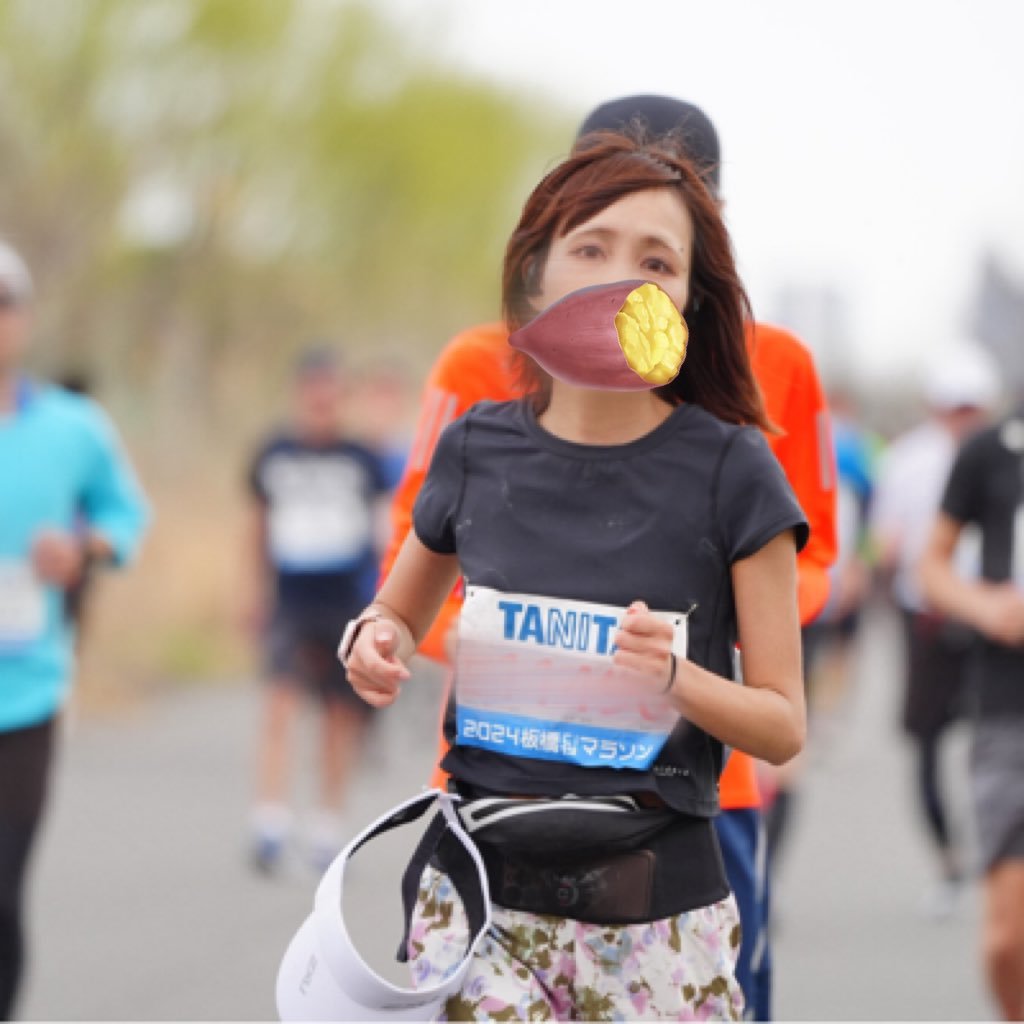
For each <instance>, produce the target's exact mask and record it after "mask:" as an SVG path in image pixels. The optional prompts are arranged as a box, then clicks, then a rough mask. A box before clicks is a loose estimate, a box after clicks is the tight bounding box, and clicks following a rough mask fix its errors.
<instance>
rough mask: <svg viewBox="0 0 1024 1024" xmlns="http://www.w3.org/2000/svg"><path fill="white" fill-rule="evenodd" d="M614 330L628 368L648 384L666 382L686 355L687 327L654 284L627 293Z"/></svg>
mask: <svg viewBox="0 0 1024 1024" xmlns="http://www.w3.org/2000/svg"><path fill="white" fill-rule="evenodd" d="M615 330H616V332H617V334H618V337H619V345H620V346H621V347H622V354H623V355H624V356H625V358H626V362H627V363H628V364H629V367H630V369H631V370H633V371H634V373H637V374H638V375H639V376H640V377H642V378H643V379H644V380H645V381H647V382H648V383H649V384H654V385H655V386H659V385H661V384H667V383H668V382H669V381H670V380H672V379H673V378H674V377H675V376H676V374H678V373H679V367H680V366H682V363H683V359H684V358H685V357H686V342H687V337H688V334H687V330H686V324H685V323H683V319H682V317H681V316H680V315H679V310H678V309H676V307H675V304H674V303H673V302H672V300H671V299H670V298H669V297H668V296H667V295H666V294H665V293H664V292H663V291H662V290H661V289H660V288H659V287H658V286H657V285H654V284H650V283H648V284H642V285H640V287H639V288H634V289H633V291H631V292H630V293H629V295H627V296H626V301H625V302H624V303H623V304H622V309H621V310H620V311H619V312H618V313H617V314H616V315H615Z"/></svg>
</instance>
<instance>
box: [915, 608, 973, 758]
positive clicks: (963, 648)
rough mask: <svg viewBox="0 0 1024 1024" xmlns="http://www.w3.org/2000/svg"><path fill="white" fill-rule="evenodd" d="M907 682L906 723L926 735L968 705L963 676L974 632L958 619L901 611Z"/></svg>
mask: <svg viewBox="0 0 1024 1024" xmlns="http://www.w3.org/2000/svg"><path fill="white" fill-rule="evenodd" d="M903 629H904V636H905V640H906V665H907V683H906V693H905V699H904V703H903V727H904V729H906V731H907V732H908V733H910V735H911V736H917V737H919V738H921V739H928V738H929V737H931V736H935V735H937V734H938V733H940V732H941V731H942V730H943V729H945V728H946V726H948V725H949V724H950V723H951V722H953V721H955V720H956V719H957V718H959V717H960V716H961V715H962V714H963V711H964V698H965V682H964V680H965V677H966V673H967V669H968V664H969V661H970V658H971V653H972V651H973V648H974V635H973V634H972V633H971V632H970V630H969V629H967V627H966V626H962V625H960V624H959V623H954V622H950V621H948V620H946V619H942V618H939V617H938V616H935V615H925V614H921V613H919V612H911V611H904V612H903Z"/></svg>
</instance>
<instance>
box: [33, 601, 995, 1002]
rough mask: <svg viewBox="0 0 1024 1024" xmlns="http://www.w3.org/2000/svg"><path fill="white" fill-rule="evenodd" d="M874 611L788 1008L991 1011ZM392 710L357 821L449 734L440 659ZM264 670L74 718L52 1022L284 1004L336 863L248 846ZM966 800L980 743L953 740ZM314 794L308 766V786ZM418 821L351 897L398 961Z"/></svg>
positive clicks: (801, 881)
mask: <svg viewBox="0 0 1024 1024" xmlns="http://www.w3.org/2000/svg"><path fill="white" fill-rule="evenodd" d="M893 628H894V627H893V624H892V622H891V621H889V620H888V619H887V618H885V617H881V616H877V615H876V616H873V617H872V619H871V621H870V622H869V626H868V629H867V630H866V632H865V634H864V636H863V640H862V657H861V659H860V662H859V672H858V677H857V679H856V683H855V685H854V686H853V687H852V688H851V691H850V693H849V694H848V696H847V699H846V700H845V702H844V703H843V704H842V706H841V708H840V710H839V711H838V712H837V713H836V714H835V715H833V716H832V717H831V718H830V719H829V720H828V721H825V722H822V723H820V727H816V728H815V731H814V735H813V736H812V743H811V746H810V750H809V757H808V765H807V771H806V774H805V776H804V779H803V782H802V784H801V788H800V800H799V802H798V804H797V806H796V811H795V818H794V822H793V829H792V834H791V836H790V840H791V841H790V843H789V846H788V848H787V849H786V851H785V858H784V860H783V862H782V864H781V866H780V874H779V877H778V879H777V885H776V888H775V906H776V910H777V935H776V942H775V961H776V996H777V998H776V1010H777V1016H778V1017H779V1019H783V1020H785V1019H789V1020H826V1019H828V1020H982V1019H987V1018H990V1017H991V1013H992V1009H991V1006H990V1004H989V1002H988V1000H987V998H986V996H985V993H984V988H983V984H982V979H981V975H980V971H979V967H978V958H977V953H976V950H977V945H978V940H977V913H978V911H977V891H976V889H975V888H974V887H971V888H969V890H968V891H967V892H966V894H965V898H964V900H963V902H962V905H961V906H960V907H959V908H958V910H957V912H956V913H955V914H954V915H953V916H952V917H951V918H950V919H948V920H945V921H941V922H933V921H929V920H927V919H926V918H925V917H924V916H923V915H922V913H921V900H922V897H923V895H924V893H925V891H926V888H927V885H928V882H929V881H930V879H931V866H930V860H929V857H928V849H927V846H926V845H925V843H924V840H923V837H922V833H921V831H920V827H919V824H918V821H917V818H916V817H915V812H914V810H913V804H912V802H911V788H910V785H911V764H910V760H909V751H908V750H907V748H906V745H905V744H904V743H903V741H902V737H901V736H900V734H899V732H898V730H897V726H896V722H897V706H898V700H899V689H898V684H897V682H896V676H895V648H894V641H895V634H894V632H893ZM415 682H416V683H418V684H420V685H418V686H417V687H416V689H414V690H410V691H407V692H406V694H404V695H403V698H402V700H401V701H400V703H399V704H398V705H396V707H395V708H393V709H391V710H390V711H389V712H387V713H386V714H385V715H384V716H383V717H382V718H381V719H380V720H379V721H378V724H377V728H376V731H375V734H374V737H373V741H372V746H371V749H370V750H369V751H368V753H367V756H366V759H365V762H364V765H363V768H362V771H361V776H360V780H359V785H358V787H357V790H356V793H355V796H354V799H353V801H352V804H351V806H350V809H349V813H350V819H351V822H352V825H353V829H354V830H355V829H357V828H359V827H362V826H363V825H364V824H366V823H368V822H369V821H370V820H371V819H372V818H373V817H375V816H376V815H377V814H378V813H380V812H381V811H383V810H386V809H387V808H388V807H390V806H391V805H393V804H394V803H396V802H397V801H399V800H400V799H403V798H404V797H406V796H408V795H411V794H412V793H413V792H415V791H416V790H417V789H418V788H419V786H420V785H421V784H422V781H423V780H424V779H425V778H426V776H427V771H428V766H429V764H430V761H431V759H432V755H433V751H434V738H435V728H436V711H435V701H436V698H437V694H438V692H439V681H438V678H437V676H436V674H433V673H427V674H425V675H423V676H422V677H421V678H419V679H417V680H415ZM256 695H257V688H256V687H255V686H253V685H243V684H224V685H219V686H209V687H201V688H200V687H183V688H181V689H179V690H176V691H174V692H172V693H168V694H164V695H162V696H159V697H156V698H152V699H149V700H147V701H145V702H140V703H139V704H138V706H136V707H134V708H132V709H130V710H129V711H127V712H125V713H122V714H118V715H116V716H112V715H106V716H104V717H102V718H90V719H83V718H81V717H79V718H77V719H76V720H73V721H72V723H71V725H70V727H69V728H68V730H67V734H66V736H65V740H64V745H63V751H62V755H61V759H60V763H59V766H58V771H57V776H56V785H55V790H54V793H53V800H52V803H51V807H50V814H49V818H48V820H47V822H46V825H45V829H44V832H43V834H42V838H41V846H40V849H39V856H38V858H37V861H36V863H35V867H34V871H33V875H32V879H31V886H30V893H29V896H30V902H29V910H30V919H31V942H32V956H31V962H30V974H29V978H28V980H27V984H26V990H25V995H24V999H23V1002H22V1006H21V1013H22V1015H23V1016H24V1017H26V1018H28V1019H34V1020H266V1019H273V1018H274V1005H273V984H274V977H275V973H276V968H277V964H278V961H279V959H280V956H281V953H282V952H283V950H284V947H285V945H286V943H287V941H288V939H289V938H290V936H291V934H292V933H293V931H294V930H295V928H296V927H297V926H298V924H299V923H300V921H301V920H302V918H303V917H304V916H305V914H306V913H307V911H308V909H309V907H310V905H311V901H312V895H313V890H314V888H315V883H316V877H315V875H314V874H313V872H312V870H311V869H309V868H308V867H307V865H305V864H304V863H303V861H302V858H301V856H299V855H298V854H296V856H295V858H294V860H293V862H292V863H290V864H289V866H288V869H287V870H286V871H285V872H284V873H283V874H282V876H281V877H278V878H272V879H268V878H265V877H260V876H258V875H256V874H254V873H253V872H252V871H250V870H249V868H248V866H247V864H246V861H245V824H246V816H247V811H248V796H249V787H250V776H249V768H250V765H251V761H252V752H253V739H254V736H255V727H256V721H257V713H258V706H257V701H256ZM953 740H954V742H953V744H952V749H951V751H950V753H951V755H952V756H951V758H950V771H951V775H952V776H953V782H954V784H955V788H954V795H955V798H956V800H955V804H956V807H957V810H958V813H959V814H960V815H963V814H965V813H966V808H965V806H964V794H963V780H962V772H963V764H964V757H965V742H964V737H963V735H962V734H958V735H956V736H954V737H953ZM306 793H308V779H304V780H302V784H301V786H300V794H303V797H302V798H303V799H304V798H305V797H304V794H306ZM414 839H415V837H414V836H403V837H402V838H401V839H399V840H392V839H390V838H388V839H386V840H385V841H384V842H383V845H382V846H379V845H377V844H375V845H374V847H373V850H374V854H373V857H372V858H364V859H358V860H357V861H356V862H355V868H356V871H357V873H356V875H355V881H356V882H357V886H356V887H355V888H354V890H353V892H352V899H351V902H350V904H349V906H348V914H349V919H350V920H352V919H356V920H357V921H358V926H357V929H356V930H357V939H358V942H359V944H360V946H361V948H362V950H363V952H364V955H365V956H367V958H369V959H370V960H371V962H372V963H374V964H375V966H377V967H378V968H379V969H381V970H385V969H387V971H388V972H389V973H391V975H392V976H393V977H400V975H399V974H398V973H396V972H397V970H398V968H397V967H396V968H391V967H390V966H389V965H388V961H389V956H390V954H391V952H392V950H393V949H394V946H395V943H396V941H397V938H398V935H399V929H400V915H399V911H398V901H397V893H396V891H395V889H396V883H397V878H398V874H399V872H400V869H401V866H402V863H403V858H404V856H405V853H406V851H407V849H408V847H409V846H410V845H411V843H412V842H413V841H414Z"/></svg>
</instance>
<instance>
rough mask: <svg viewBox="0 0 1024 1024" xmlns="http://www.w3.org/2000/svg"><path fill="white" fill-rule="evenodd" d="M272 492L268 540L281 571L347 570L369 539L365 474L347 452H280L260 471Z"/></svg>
mask: <svg viewBox="0 0 1024 1024" xmlns="http://www.w3.org/2000/svg"><path fill="white" fill-rule="evenodd" d="M264 483H265V486H266V488H267V492H268V494H269V495H270V515H269V543H270V554H271V558H272V559H273V562H274V565H275V566H277V568H279V569H283V570H285V571H296V572H322V571H332V570H339V569H345V568H347V567H348V566H350V565H352V564H353V563H354V562H357V561H358V560H359V559H361V558H363V557H364V556H365V555H366V552H367V550H368V548H370V547H371V545H372V543H373V512H372V509H371V506H370V503H369V502H368V500H367V497H366V472H365V470H364V469H363V467H362V466H360V464H359V463H358V462H356V461H355V460H353V459H351V458H349V457H348V456H346V455H342V454H335V455H329V456H328V455H308V454H304V455H295V454H290V453H281V454H279V455H275V456H273V457H272V458H270V459H269V460H268V462H267V464H266V467H265V469H264Z"/></svg>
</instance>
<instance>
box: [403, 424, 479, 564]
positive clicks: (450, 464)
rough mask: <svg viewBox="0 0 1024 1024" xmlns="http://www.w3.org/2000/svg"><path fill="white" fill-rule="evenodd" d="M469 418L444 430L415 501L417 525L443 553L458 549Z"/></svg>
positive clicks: (426, 542)
mask: <svg viewBox="0 0 1024 1024" xmlns="http://www.w3.org/2000/svg"><path fill="white" fill-rule="evenodd" d="M465 440H466V425H465V419H464V418H463V419H458V420H456V421H455V422H454V423H450V424H449V425H448V426H447V427H445V428H444V430H443V431H441V436H440V437H439V438H438V441H437V447H436V448H435V449H434V454H433V457H432V458H431V461H430V469H429V470H428V471H427V475H426V478H425V479H424V481H423V486H422V487H421V488H420V493H419V494H418V495H417V497H416V503H415V505H413V510H412V522H413V529H414V530H415V531H416V536H417V537H419V539H420V541H421V542H422V543H423V544H424V545H425V546H426V547H428V548H430V550H431V551H433V552H435V553H436V554H439V555H451V554H454V553H455V517H456V512H457V509H458V505H459V499H460V496H461V494H462V483H463V473H464V469H463V448H464V445H465Z"/></svg>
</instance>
